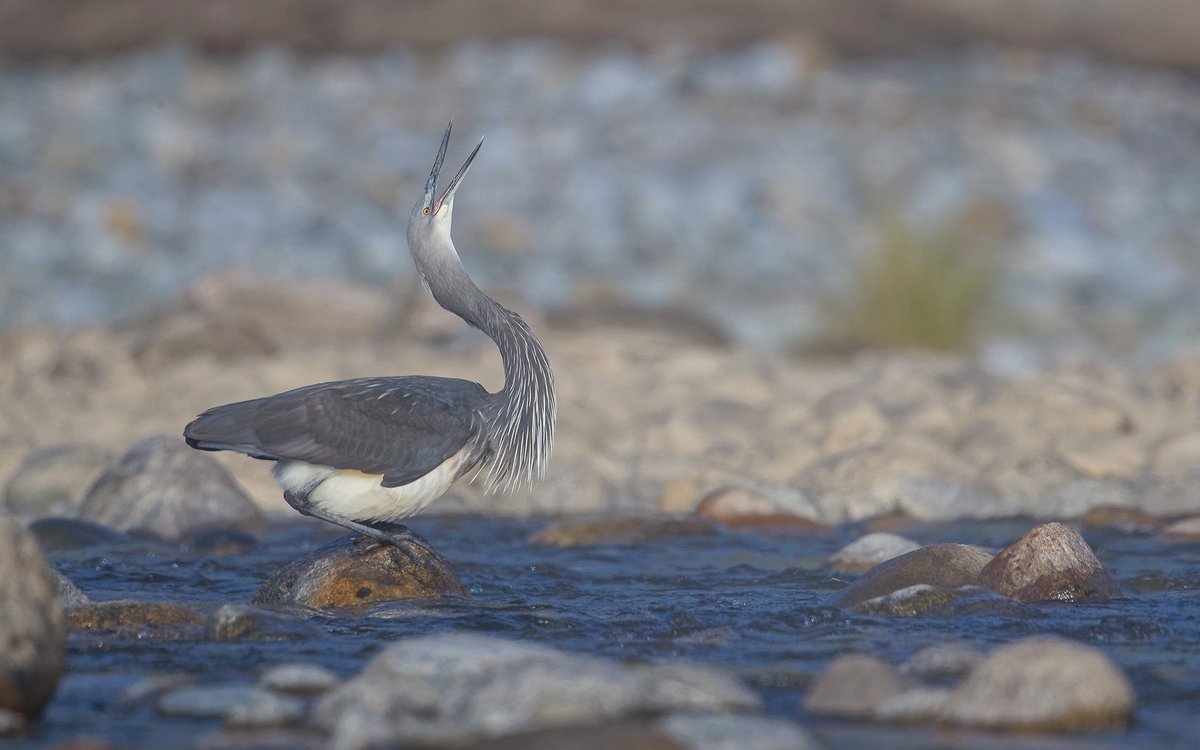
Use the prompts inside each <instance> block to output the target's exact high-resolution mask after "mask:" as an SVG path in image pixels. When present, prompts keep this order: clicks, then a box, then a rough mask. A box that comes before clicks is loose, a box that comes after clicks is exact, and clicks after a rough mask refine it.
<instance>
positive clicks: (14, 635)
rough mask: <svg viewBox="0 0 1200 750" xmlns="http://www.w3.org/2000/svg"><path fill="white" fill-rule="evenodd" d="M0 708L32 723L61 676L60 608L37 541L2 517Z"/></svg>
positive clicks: (54, 586)
mask: <svg viewBox="0 0 1200 750" xmlns="http://www.w3.org/2000/svg"><path fill="white" fill-rule="evenodd" d="M0 644H4V648H3V650H2V651H0V709H4V710H7V711H12V712H15V713H17V714H20V715H22V716H25V717H29V718H36V717H37V716H38V715H40V714H41V712H42V708H43V707H44V706H45V705H46V703H47V702H48V701H49V700H50V698H51V697H53V695H54V692H55V690H56V689H57V687H58V681H59V678H60V677H61V676H62V673H63V666H64V644H65V632H64V629H63V607H62V602H61V601H60V599H59V593H58V584H57V583H56V581H55V578H54V572H53V570H52V569H51V568H50V565H49V563H47V562H46V558H45V556H44V555H43V554H42V550H41V548H40V547H39V546H38V543H37V539H35V538H34V536H33V534H31V533H30V532H29V531H27V530H26V529H25V528H24V527H23V526H21V525H20V524H19V523H17V522H16V521H15V520H14V519H12V518H11V517H8V516H0Z"/></svg>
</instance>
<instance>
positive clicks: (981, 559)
mask: <svg viewBox="0 0 1200 750" xmlns="http://www.w3.org/2000/svg"><path fill="white" fill-rule="evenodd" d="M991 560H992V554H991V553H990V552H988V551H987V550H984V549H980V548H979V547H972V546H970V545H966V544H931V545H929V546H928V547H922V548H921V549H919V550H915V551H913V552H909V553H908V554H905V555H901V556H900V557H896V558H893V559H891V560H888V561H887V562H885V563H882V564H880V565H877V566H875V567H874V568H872V569H871V570H869V571H868V572H867V573H866V575H864V576H863V577H862V578H860V579H858V580H857V581H855V582H854V583H852V584H850V585H849V586H847V587H846V588H844V589H842V590H841V591H839V592H837V593H836V594H835V595H834V596H833V599H832V604H833V606H835V607H842V608H843V609H855V608H857V607H859V606H860V605H862V604H864V603H865V602H868V601H870V600H871V599H877V598H879V597H882V596H886V595H888V594H891V593H893V592H895V591H899V590H900V589H906V588H908V587H910V586H917V585H926V586H932V587H936V588H942V589H957V588H960V587H962V586H973V585H975V584H976V583H977V582H978V579H979V573H980V571H982V570H983V568H984V566H985V565H987V564H988V563H989V562H991Z"/></svg>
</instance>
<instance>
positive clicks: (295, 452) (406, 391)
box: [183, 377, 487, 487]
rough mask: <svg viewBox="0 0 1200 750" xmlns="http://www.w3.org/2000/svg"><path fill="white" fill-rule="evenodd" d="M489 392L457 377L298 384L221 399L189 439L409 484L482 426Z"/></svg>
mask: <svg viewBox="0 0 1200 750" xmlns="http://www.w3.org/2000/svg"><path fill="white" fill-rule="evenodd" d="M486 395H487V392H486V391H485V390H484V389H483V387H482V386H480V385H479V384H478V383H472V382H470V381H467V380H458V379H454V378H426V377H402V378H376V379H363V380H348V381H339V382H335V383H322V384H319V385H313V386H307V387H304V388H298V389H296V390H294V391H288V392H286V393H281V394H278V395H275V396H268V397H266V398H260V399H254V400H252V401H241V402H238V403H235V404H227V405H225V406H217V407H214V408H212V409H209V410H208V411H205V412H204V413H203V414H201V415H200V416H199V417H197V418H196V419H195V420H194V421H193V422H192V423H191V424H189V425H188V426H187V427H186V428H185V429H184V432H183V434H184V438H185V439H186V440H187V442H188V445H191V446H192V447H193V448H200V449H203V450H233V451H238V452H241V453H245V454H247V455H250V456H253V457H255V458H264V459H293V460H299V461H304V462H307V463H312V464H318V465H322V466H332V467H333V468H335V469H355V470H357V471H361V472H364V473H367V474H382V475H383V486H385V487H399V486H401V485H405V484H408V483H409V482H412V481H414V480H416V479H419V478H420V477H422V476H424V475H425V474H427V473H429V472H430V471H432V470H433V469H435V468H437V466H439V465H440V464H441V463H442V462H443V461H445V460H446V459H447V458H449V457H450V456H453V455H454V454H455V453H457V452H458V451H459V450H460V449H461V448H462V447H463V446H464V445H465V444H466V443H467V441H468V440H470V439H471V437H472V436H473V435H475V434H476V433H477V432H478V430H479V429H480V428H481V425H482V420H481V417H480V416H479V406H480V405H481V403H482V400H483V398H484V397H485V396H486Z"/></svg>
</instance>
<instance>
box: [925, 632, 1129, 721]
mask: <svg viewBox="0 0 1200 750" xmlns="http://www.w3.org/2000/svg"><path fill="white" fill-rule="evenodd" d="M1133 708H1134V696H1133V689H1132V687H1131V686H1130V684H1129V680H1128V679H1127V678H1126V677H1125V675H1124V673H1122V672H1121V670H1120V669H1119V668H1117V667H1116V666H1115V665H1114V664H1113V663H1112V662H1111V661H1110V660H1109V658H1108V657H1107V656H1105V655H1104V653H1103V652H1101V651H1100V650H1098V649H1095V648H1092V647H1091V646H1085V645H1082V644H1079V643H1072V642H1070V641H1066V640H1062V639H1058V638H1027V639H1025V640H1022V641H1018V642H1017V643H1014V644H1011V645H1008V646H1004V647H1002V648H998V649H996V650H995V651H993V652H991V653H990V654H988V656H987V657H986V658H985V659H984V660H983V661H981V662H980V663H979V664H977V665H976V666H975V668H974V669H972V670H971V672H970V674H968V675H967V677H966V679H965V680H963V682H962V684H960V685H959V686H958V687H957V688H956V689H955V690H954V692H953V694H952V695H951V696H950V700H949V701H948V703H947V706H946V712H945V717H946V719H947V720H948V721H950V722H953V723H956V724H963V725H967V726H973V727H980V728H984V729H997V730H1007V731H1036V732H1095V731H1113V730H1121V729H1124V728H1125V727H1126V726H1128V724H1129V720H1130V718H1131V716H1132V714H1133Z"/></svg>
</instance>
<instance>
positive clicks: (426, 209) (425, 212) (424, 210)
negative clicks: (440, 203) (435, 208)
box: [421, 206, 429, 216]
mask: <svg viewBox="0 0 1200 750" xmlns="http://www.w3.org/2000/svg"><path fill="white" fill-rule="evenodd" d="M421 213H423V214H425V215H426V216H428V215H429V206H426V207H425V208H423V209H422V210H421Z"/></svg>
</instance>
